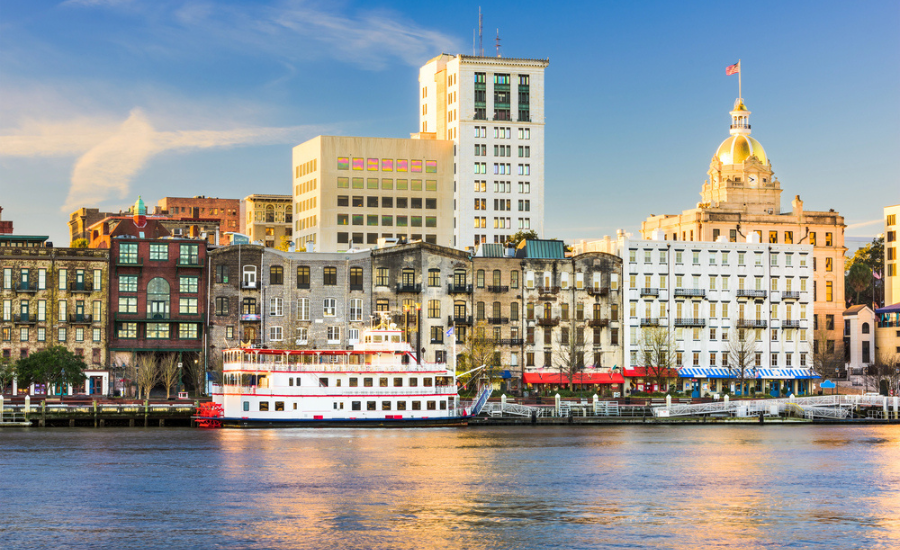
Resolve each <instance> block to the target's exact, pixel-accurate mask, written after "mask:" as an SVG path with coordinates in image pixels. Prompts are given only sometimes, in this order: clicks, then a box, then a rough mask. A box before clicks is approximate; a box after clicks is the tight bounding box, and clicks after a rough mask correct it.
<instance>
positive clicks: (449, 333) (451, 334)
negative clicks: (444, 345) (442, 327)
mask: <svg viewBox="0 0 900 550" xmlns="http://www.w3.org/2000/svg"><path fill="white" fill-rule="evenodd" d="M451 336H453V327H450V328H449V329H448V330H447V337H448V338H449V337H451Z"/></svg>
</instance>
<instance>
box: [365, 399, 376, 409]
mask: <svg viewBox="0 0 900 550" xmlns="http://www.w3.org/2000/svg"><path fill="white" fill-rule="evenodd" d="M366 410H367V411H374V410H375V402H374V401H366Z"/></svg>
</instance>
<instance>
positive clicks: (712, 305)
mask: <svg viewBox="0 0 900 550" xmlns="http://www.w3.org/2000/svg"><path fill="white" fill-rule="evenodd" d="M657 235H658V234H657ZM747 240H748V242H743V243H737V242H728V239H727V238H721V239H720V240H718V241H715V242H699V241H694V242H685V241H665V240H635V239H630V238H628V237H627V236H626V235H625V234H624V233H622V232H620V233H619V235H618V237H617V238H616V239H609V238H606V239H604V240H601V241H594V242H591V243H581V244H579V245H576V247H575V249H576V253H579V252H583V251H599V252H609V253H613V254H617V255H618V256H619V257H621V258H622V263H623V272H624V273H623V281H622V284H623V299H622V301H623V304H622V307H623V309H624V313H623V316H622V318H623V321H624V324H625V330H624V348H625V364H626V365H627V366H628V367H632V368H633V367H641V366H643V365H642V362H641V337H642V332H641V331H642V329H643V328H646V327H656V326H661V327H667V328H668V330H669V331H670V332H671V333H673V334H674V336H675V350H676V364H675V366H676V368H679V369H681V370H680V374H679V376H681V377H682V380H683V381H684V383H685V385H686V387H687V386H688V384H690V379H691V378H693V379H694V380H695V381H696V379H701V381H702V382H703V384H704V385H705V386H706V390H707V391H717V390H720V389H722V386H723V384H727V383H730V382H733V380H729V379H730V378H731V377H729V376H722V377H721V379H719V380H715V379H714V378H716V376H715V375H714V374H711V373H714V372H715V369H722V368H723V367H726V366H727V365H728V364H729V349H730V347H729V342H730V340H729V336H730V335H731V331H732V330H733V329H735V328H738V327H741V328H750V329H755V330H756V346H755V349H754V354H755V361H754V362H755V365H754V367H755V368H757V370H760V371H761V372H762V374H761V375H760V376H759V379H758V381H757V390H758V391H766V392H768V391H769V390H770V386H771V384H772V383H773V382H779V381H780V382H779V383H781V384H784V383H785V382H786V381H791V384H790V385H789V386H788V388H789V390H790V391H796V390H798V389H799V390H800V391H803V392H805V391H808V388H806V387H805V382H803V381H804V380H806V378H803V377H804V376H808V375H809V372H808V370H805V369H809V368H810V367H812V359H813V357H812V346H811V344H810V342H811V340H812V338H813V321H812V320H813V315H814V313H815V312H814V310H813V298H812V281H813V267H812V254H813V247H812V246H810V245H776V244H763V243H760V242H759V239H758V236H757V235H756V234H750V235H749V236H748V238H747ZM710 369H712V370H710ZM800 371H803V372H802V373H801V372H800ZM692 373H693V374H695V375H696V376H692V375H691V374H692ZM798 379H799V380H800V381H801V382H800V385H797V383H796V381H797V380H798ZM781 387H785V386H784V385H782V386H781Z"/></svg>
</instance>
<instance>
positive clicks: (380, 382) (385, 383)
mask: <svg viewBox="0 0 900 550" xmlns="http://www.w3.org/2000/svg"><path fill="white" fill-rule="evenodd" d="M378 387H379V388H386V387H388V381H387V378H379V379H378Z"/></svg>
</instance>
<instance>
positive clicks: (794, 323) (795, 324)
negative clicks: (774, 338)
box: [781, 319, 803, 328]
mask: <svg viewBox="0 0 900 550" xmlns="http://www.w3.org/2000/svg"><path fill="white" fill-rule="evenodd" d="M802 322H803V321H802V320H801V319H786V320H784V321H782V322H781V328H800V323H802Z"/></svg>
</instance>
